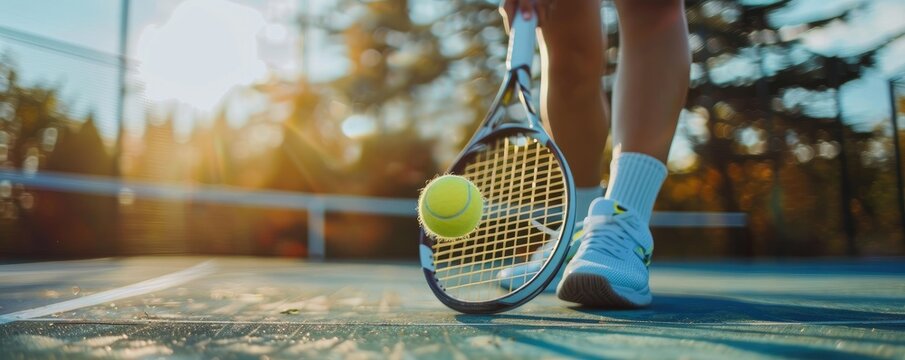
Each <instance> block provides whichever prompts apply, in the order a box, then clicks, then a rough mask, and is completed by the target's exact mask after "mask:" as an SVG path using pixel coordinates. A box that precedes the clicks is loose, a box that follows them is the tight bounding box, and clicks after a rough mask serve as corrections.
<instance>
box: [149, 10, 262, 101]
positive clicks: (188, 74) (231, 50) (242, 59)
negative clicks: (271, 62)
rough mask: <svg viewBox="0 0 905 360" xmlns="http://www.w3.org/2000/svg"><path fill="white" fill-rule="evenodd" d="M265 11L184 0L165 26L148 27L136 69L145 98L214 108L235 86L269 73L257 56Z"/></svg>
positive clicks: (245, 83)
mask: <svg viewBox="0 0 905 360" xmlns="http://www.w3.org/2000/svg"><path fill="white" fill-rule="evenodd" d="M265 25H266V23H265V21H264V17H263V16H262V15H261V13H260V12H259V11H257V10H255V9H253V8H249V7H246V6H242V5H238V4H235V3H233V2H230V1H227V0H186V1H185V2H183V3H181V4H179V6H177V7H176V8H175V9H174V10H173V13H172V14H171V16H170V18H169V19H168V20H167V21H166V22H165V23H163V24H158V25H151V26H148V27H147V28H145V29H144V30H143V32H142V34H141V38H140V39H139V42H138V49H137V57H138V61H139V65H138V71H139V76H140V78H141V80H142V81H143V82H144V90H145V95H146V96H147V98H148V99H149V100H151V101H154V102H166V101H177V102H180V103H183V104H186V105H189V106H191V107H193V108H195V109H197V110H201V111H211V110H213V109H214V108H215V107H216V106H218V105H219V103H220V102H221V101H222V100H223V97H224V96H225V95H226V94H227V93H229V91H230V90H231V89H233V88H234V87H236V86H242V85H248V84H250V83H252V82H254V81H256V80H258V79H261V78H262V77H264V76H265V75H266V72H267V69H266V66H265V64H264V62H263V61H262V60H261V59H260V58H259V57H258V33H259V32H261V30H262V29H264V26H265Z"/></svg>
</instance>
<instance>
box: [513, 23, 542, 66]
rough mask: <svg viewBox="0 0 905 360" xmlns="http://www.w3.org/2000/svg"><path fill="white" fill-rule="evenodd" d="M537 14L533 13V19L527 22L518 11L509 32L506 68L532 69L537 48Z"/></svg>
mask: <svg viewBox="0 0 905 360" xmlns="http://www.w3.org/2000/svg"><path fill="white" fill-rule="evenodd" d="M536 28H537V14H536V13H534V12H532V13H531V19H528V20H525V18H524V17H523V16H522V13H521V12H520V11H516V14H515V15H513V19H512V29H511V30H510V31H509V53H508V54H507V56H506V68H507V69H508V70H512V69H515V68H517V67H519V66H527V67H528V68H529V69H530V68H531V63H532V62H534V48H535V46H537V33H536V32H535V29H536Z"/></svg>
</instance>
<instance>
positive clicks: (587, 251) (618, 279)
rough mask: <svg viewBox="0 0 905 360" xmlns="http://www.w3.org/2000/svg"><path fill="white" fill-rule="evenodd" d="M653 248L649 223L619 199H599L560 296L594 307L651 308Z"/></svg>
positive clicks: (564, 280) (570, 265) (592, 209)
mask: <svg viewBox="0 0 905 360" xmlns="http://www.w3.org/2000/svg"><path fill="white" fill-rule="evenodd" d="M653 250H654V239H653V237H652V236H651V233H650V228H649V227H648V226H647V224H645V223H643V222H642V221H641V219H639V218H638V217H637V216H635V214H634V213H632V212H631V211H629V210H628V209H626V208H624V207H622V206H621V205H619V204H618V203H617V202H616V201H614V200H610V199H604V198H599V199H596V200H594V202H592V203H591V209H590V213H589V215H588V217H586V218H585V220H584V235H583V236H582V238H581V241H579V242H578V249H577V251H576V253H575V256H574V257H573V258H572V260H571V261H569V264H568V265H566V266H565V275H564V276H563V279H562V280H561V281H560V282H559V287H558V288H557V289H556V295H557V296H559V298H560V299H562V300H565V301H569V302H574V303H579V304H582V305H587V306H595V307H609V308H637V307H642V306H647V305H649V304H650V302H651V293H650V287H649V286H648V281H649V275H648V266H649V265H650V258H651V254H652V253H653Z"/></svg>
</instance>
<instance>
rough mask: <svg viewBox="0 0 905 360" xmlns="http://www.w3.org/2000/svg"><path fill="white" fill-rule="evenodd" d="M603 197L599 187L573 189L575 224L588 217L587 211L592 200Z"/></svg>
mask: <svg viewBox="0 0 905 360" xmlns="http://www.w3.org/2000/svg"><path fill="white" fill-rule="evenodd" d="M601 196H603V188H601V187H600V186H589V187H577V188H575V223H576V224H578V223H581V222H582V221H584V218H585V217H586V216H588V209H589V208H590V207H591V202H592V201H594V199H596V198H599V197H601Z"/></svg>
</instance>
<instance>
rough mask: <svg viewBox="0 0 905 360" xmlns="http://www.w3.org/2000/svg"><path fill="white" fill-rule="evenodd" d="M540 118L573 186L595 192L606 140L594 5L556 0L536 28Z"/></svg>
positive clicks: (598, 27) (601, 46) (594, 2)
mask: <svg viewBox="0 0 905 360" xmlns="http://www.w3.org/2000/svg"><path fill="white" fill-rule="evenodd" d="M541 39H542V41H541V56H542V61H541V64H542V65H543V77H542V80H541V115H542V117H543V119H544V121H545V124H546V126H548V127H549V130H550V133H551V134H552V136H553V137H554V139H555V140H556V144H557V145H558V146H559V147H560V148H561V149H562V151H563V154H564V155H565V157H566V161H568V162H569V167H570V168H571V170H572V175H573V177H574V178H575V185H576V186H577V187H597V186H599V185H600V175H601V170H602V166H603V158H602V157H603V149H604V147H605V146H606V137H607V128H608V124H607V122H608V120H607V107H606V101H604V97H603V89H602V85H601V79H600V77H601V76H602V75H603V71H604V67H605V63H604V50H605V49H606V47H605V46H604V45H605V38H604V37H603V31H602V28H601V22H600V1H599V0H560V1H556V2H554V3H553V5H552V6H551V7H550V8H549V9H548V10H547V12H546V16H545V18H544V22H543V24H541Z"/></svg>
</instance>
